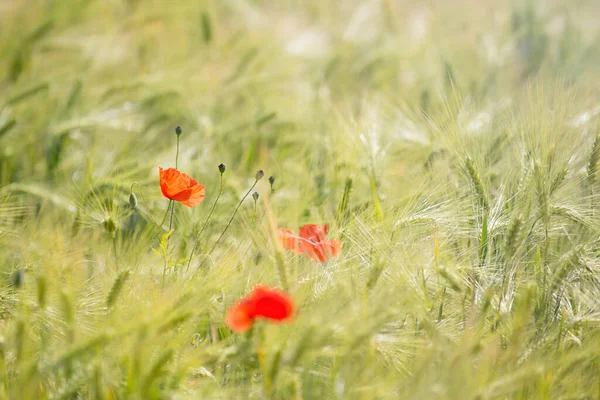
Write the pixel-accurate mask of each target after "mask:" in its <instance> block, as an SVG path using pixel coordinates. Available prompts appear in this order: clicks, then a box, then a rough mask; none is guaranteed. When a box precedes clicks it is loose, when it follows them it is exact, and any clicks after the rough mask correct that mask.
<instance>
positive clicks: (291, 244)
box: [279, 228, 300, 254]
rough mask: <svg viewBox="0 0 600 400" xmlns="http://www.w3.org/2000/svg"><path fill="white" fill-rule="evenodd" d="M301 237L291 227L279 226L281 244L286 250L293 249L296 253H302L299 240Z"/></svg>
mask: <svg viewBox="0 0 600 400" xmlns="http://www.w3.org/2000/svg"><path fill="white" fill-rule="evenodd" d="M299 239H300V238H299V237H298V236H296V235H294V232H292V231H291V230H289V229H283V228H279V240H280V241H281V246H283V248H284V249H286V250H291V251H293V252H294V253H296V254H300V250H299V249H298V240H299Z"/></svg>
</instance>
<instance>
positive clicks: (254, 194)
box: [252, 192, 258, 201]
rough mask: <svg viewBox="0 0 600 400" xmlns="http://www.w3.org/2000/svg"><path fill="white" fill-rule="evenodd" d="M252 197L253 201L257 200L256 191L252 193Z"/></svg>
mask: <svg viewBox="0 0 600 400" xmlns="http://www.w3.org/2000/svg"><path fill="white" fill-rule="evenodd" d="M252 198H253V199H254V201H257V200H258V192H254V193H252Z"/></svg>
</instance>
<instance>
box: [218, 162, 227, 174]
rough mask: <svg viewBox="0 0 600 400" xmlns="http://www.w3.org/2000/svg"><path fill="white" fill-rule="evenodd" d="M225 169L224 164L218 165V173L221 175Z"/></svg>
mask: <svg viewBox="0 0 600 400" xmlns="http://www.w3.org/2000/svg"><path fill="white" fill-rule="evenodd" d="M226 168H227V167H226V166H225V164H223V163H221V164H219V172H220V173H221V174H223V172H225V169H226Z"/></svg>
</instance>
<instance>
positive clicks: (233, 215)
mask: <svg viewBox="0 0 600 400" xmlns="http://www.w3.org/2000/svg"><path fill="white" fill-rule="evenodd" d="M257 183H258V178H257V179H256V180H255V181H254V184H253V185H252V187H250V189H248V191H247V192H246V194H245V195H244V197H242V200H240V202H239V203H238V205H237V207H236V208H235V210H233V214H232V215H231V218H230V219H229V222H227V225H226V226H225V229H223V232H221V235H220V236H219V238H218V239H217V241H216V242H215V243H214V244H213V246H212V247H211V248H210V251H209V252H208V253H207V254H206V257H204V258H203V259H202V262H201V263H200V264H199V265H198V268H196V271H195V272H194V275H196V274H197V273H198V271H199V270H200V268H201V267H202V265H204V261H206V259H207V258H208V256H210V255H211V254H212V252H213V251H214V250H215V248H216V247H217V245H218V244H219V242H220V241H221V239H223V236H224V235H225V232H227V230H228V229H229V226H230V225H231V223H232V222H233V219H234V218H235V216H236V214H237V212H238V210H239V209H240V207H241V206H242V204H243V203H244V200H246V197H248V195H249V194H250V193H251V192H252V190H253V189H254V187H255V186H256V184H257Z"/></svg>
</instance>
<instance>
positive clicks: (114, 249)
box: [112, 234, 119, 272]
mask: <svg viewBox="0 0 600 400" xmlns="http://www.w3.org/2000/svg"><path fill="white" fill-rule="evenodd" d="M112 242H113V243H112V244H113V252H114V253H115V267H116V268H117V272H118V271H119V257H118V256H117V235H115V234H113V240H112Z"/></svg>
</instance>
